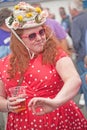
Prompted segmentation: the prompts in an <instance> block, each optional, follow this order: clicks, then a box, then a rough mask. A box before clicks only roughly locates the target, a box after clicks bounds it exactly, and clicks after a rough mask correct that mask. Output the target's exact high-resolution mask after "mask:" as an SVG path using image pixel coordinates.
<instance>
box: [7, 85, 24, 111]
mask: <svg viewBox="0 0 87 130" xmlns="http://www.w3.org/2000/svg"><path fill="white" fill-rule="evenodd" d="M9 91H10V94H11V97H17V99H16V100H17V101H18V102H19V104H20V105H21V107H20V108H18V109H16V110H15V112H20V111H23V110H25V109H26V98H23V97H21V95H22V94H26V86H15V87H12V88H10V89H9Z"/></svg>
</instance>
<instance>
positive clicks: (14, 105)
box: [7, 97, 21, 113]
mask: <svg viewBox="0 0 87 130" xmlns="http://www.w3.org/2000/svg"><path fill="white" fill-rule="evenodd" d="M16 99H17V98H16V97H12V98H9V99H8V101H7V109H8V111H9V112H15V113H16V110H17V109H18V108H20V107H21V105H20V102H18V101H17V100H16Z"/></svg>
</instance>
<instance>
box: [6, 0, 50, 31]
mask: <svg viewBox="0 0 87 130" xmlns="http://www.w3.org/2000/svg"><path fill="white" fill-rule="evenodd" d="M47 16H48V14H47V12H46V11H42V10H41V9H40V8H39V7H36V8H34V7H33V6H31V5H30V4H28V3H26V2H20V3H18V4H17V5H15V6H14V9H13V14H12V15H11V16H10V17H8V18H7V19H6V25H7V27H8V28H10V29H14V30H16V29H27V28H32V27H37V26H40V25H42V24H43V23H44V22H45V21H46V18H47Z"/></svg>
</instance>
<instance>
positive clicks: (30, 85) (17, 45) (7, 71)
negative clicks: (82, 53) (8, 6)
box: [0, 2, 87, 130]
mask: <svg viewBox="0 0 87 130" xmlns="http://www.w3.org/2000/svg"><path fill="white" fill-rule="evenodd" d="M46 17H47V15H46V12H43V11H41V10H40V9H39V8H33V7H32V6H30V5H29V4H27V3H25V2H20V3H19V4H18V5H16V6H15V10H14V11H13V15H12V16H11V17H9V18H8V19H7V20H6V24H7V26H8V27H9V28H10V29H11V31H12V36H11V51H12V53H11V55H9V56H8V57H6V58H4V59H2V60H1V61H0V66H1V67H0V68H1V69H0V72H1V73H0V78H1V83H0V90H1V91H0V102H1V103H0V110H1V111H8V121H7V130H21V129H22V130H53V129H54V130H64V129H66V130H74V129H75V130H78V129H79V130H86V129H87V121H86V119H85V118H84V116H83V115H82V113H81V112H80V110H79V109H78V107H77V106H76V105H75V103H74V102H73V101H71V100H70V99H72V98H73V97H74V96H75V95H76V93H77V92H78V90H79V88H80V85H81V80H80V78H79V75H78V73H77V71H76V69H75V67H74V65H73V63H72V61H71V59H70V58H69V56H68V55H67V54H66V53H65V51H64V50H62V48H61V47H60V46H59V42H58V40H57V39H56V37H55V36H54V34H53V33H52V32H51V30H50V29H49V28H48V27H46V26H45V25H44V22H45V20H46ZM69 66H70V67H69ZM19 85H21V86H26V94H27V95H26V94H25V95H24V94H22V95H21V98H24V97H25V98H26V110H23V111H19V112H16V110H17V109H18V108H21V105H20V103H19V102H18V101H17V100H16V99H17V97H10V88H12V87H14V86H19ZM39 115H40V116H39Z"/></svg>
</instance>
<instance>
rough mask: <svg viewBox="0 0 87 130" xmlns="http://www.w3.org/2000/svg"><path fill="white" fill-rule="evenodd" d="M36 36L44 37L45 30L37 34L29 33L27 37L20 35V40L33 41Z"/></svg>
mask: <svg viewBox="0 0 87 130" xmlns="http://www.w3.org/2000/svg"><path fill="white" fill-rule="evenodd" d="M37 34H39V35H40V36H41V37H42V36H44V34H45V29H41V30H39V32H35V33H31V34H29V35H22V36H21V38H29V40H30V41H33V40H35V38H36V37H37Z"/></svg>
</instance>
